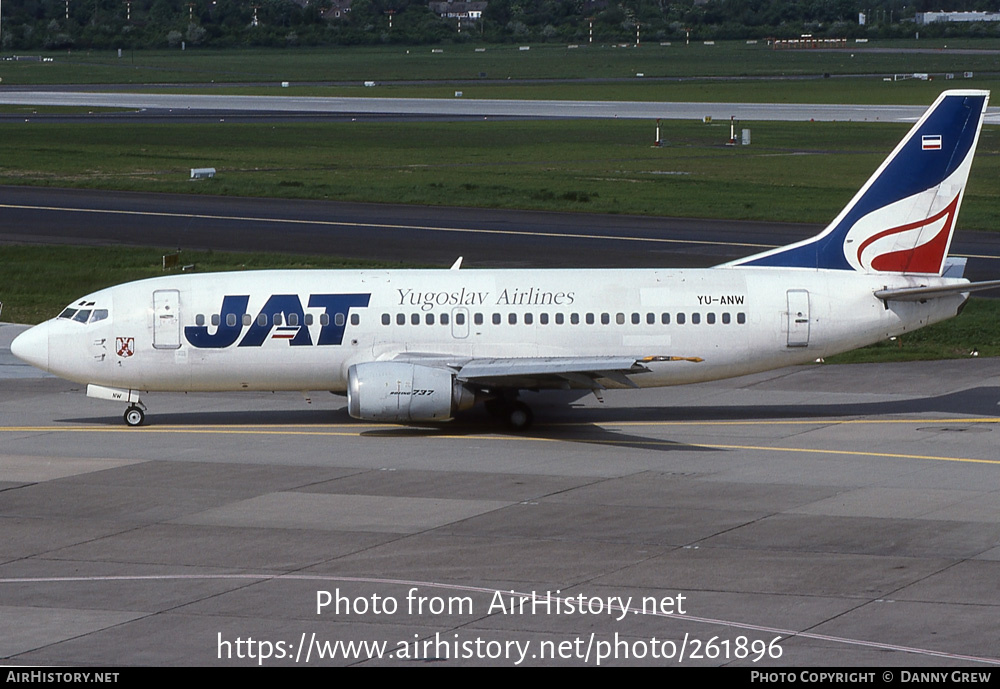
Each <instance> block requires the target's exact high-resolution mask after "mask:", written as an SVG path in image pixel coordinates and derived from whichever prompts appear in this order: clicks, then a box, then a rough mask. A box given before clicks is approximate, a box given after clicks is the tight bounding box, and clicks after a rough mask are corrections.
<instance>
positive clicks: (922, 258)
mask: <svg viewBox="0 0 1000 689" xmlns="http://www.w3.org/2000/svg"><path fill="white" fill-rule="evenodd" d="M958 199H959V197H958V196H955V198H954V199H952V201H951V203H949V204H948V205H947V206H946V207H945V208H944V209H943V210H941V211H940V212H938V213H936V214H934V215H932V216H930V217H928V218H924V219H921V220H918V221H916V222H912V223H907V224H905V225H900V226H899V227H893V228H890V229H888V230H883V231H882V232H878V233H876V234H873V235H871V236H870V237H868V238H867V239H865V241H863V242H862V243H861V245H860V246H859V247H858V250H857V254H856V257H855V258H856V262H855V261H851V263H853V264H854V265H855V266H856V267H857V268H860V269H862V270H865V271H878V272H886V273H924V274H928V275H935V274H938V273H939V272H940V271H941V264H942V263H943V262H944V258H945V254H946V253H947V251H948V243H949V242H948V240H949V238H950V236H951V230H952V226H953V225H954V222H955V215H956V211H957V210H958ZM900 247H907V248H900Z"/></svg>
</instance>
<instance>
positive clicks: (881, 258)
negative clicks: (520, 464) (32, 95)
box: [11, 90, 1000, 428]
mask: <svg viewBox="0 0 1000 689" xmlns="http://www.w3.org/2000/svg"><path fill="white" fill-rule="evenodd" d="M988 98H989V93H988V92H987V91H973V90H955V91H947V92H945V93H943V94H941V96H940V97H939V98H938V99H937V100H936V101H935V102H934V104H933V105H932V106H931V108H930V109H929V110H928V111H927V112H926V114H924V116H923V117H922V118H920V120H919V121H918V122H917V123H916V124H915V125H914V126H913V128H912V129H911V130H910V132H909V133H908V134H907V135H906V137H905V138H904V139H903V140H902V142H901V143H900V144H899V145H898V146H897V147H896V149H895V150H894V151H893V152H892V153H891V154H890V155H889V157H888V158H887V159H886V160H885V162H883V163H882V165H881V166H880V167H879V168H878V170H877V171H876V172H875V173H874V174H873V175H872V177H871V179H869V180H868V182H867V183H866V184H865V185H864V187H862V188H861V190H860V191H859V192H858V193H857V194H856V195H855V196H854V198H853V199H852V200H851V201H850V203H848V205H847V207H846V208H844V210H843V211H841V212H840V214H839V215H838V216H837V217H836V218H835V219H834V220H833V222H832V223H830V225H829V226H828V227H827V228H826V229H824V230H823V232H821V233H820V234H818V235H817V236H815V237H813V238H811V239H808V240H804V241H801V242H797V243H795V244H791V245H789V246H785V247H781V248H778V249H774V250H771V251H766V252H764V253H761V254H757V255H754V256H750V257H749V258H745V259H742V260H739V261H735V262H732V263H727V264H724V265H721V266H717V267H715V268H710V269H698V270H673V269H668V268H664V269H662V270H460V269H459V268H460V263H461V259H459V261H458V262H456V264H455V265H454V266H452V269H451V270H399V271H376V270H372V271H319V270H317V271H291V270H284V271H260V272H243V273H214V274H203V275H198V274H185V275H175V276H168V277H159V278H151V279H148V280H141V281H138V282H132V283H128V284H125V285H119V286H117V287H111V288H108V289H104V290H101V291H99V292H95V293H93V294H90V295H87V296H86V297H83V298H82V299H80V300H78V301H76V302H75V303H73V304H71V305H70V306H68V307H67V308H66V309H65V310H64V311H63V312H62V313H61V314H59V316H58V317H56V318H54V319H51V320H49V321H46V322H45V323H42V324H41V325H38V326H36V327H34V328H31V329H30V330H28V331H26V332H25V333H23V334H21V335H20V336H19V337H18V338H17V339H16V340H14V342H13V344H12V345H11V351H12V352H13V353H14V354H16V355H17V356H18V357H20V358H21V359H23V360H25V361H27V362H29V363H31V364H33V365H34V366H37V367H38V368H41V369H44V370H46V371H50V372H52V373H54V374H56V375H58V376H61V377H63V378H67V379H70V380H73V381H76V382H79V383H85V384H87V394H88V395H89V396H91V397H96V398H102V399H108V400H115V401H118V402H120V403H122V404H124V405H127V409H126V411H125V422H126V423H127V424H129V425H131V426H138V425H141V424H142V423H143V422H144V419H145V413H144V410H145V409H146V407H145V405H144V404H143V402H142V401H141V400H140V397H139V393H140V392H147V391H213V390H215V391H225V390H303V391H306V390H329V391H332V392H336V393H343V394H346V395H347V408H348V411H349V413H350V415H351V416H352V417H354V418H356V419H364V420H367V421H384V422H396V423H426V422H438V421H447V420H450V419H452V418H453V417H454V416H455V414H456V413H457V412H459V411H460V410H463V409H466V408H468V407H470V406H471V405H473V404H475V403H476V402H479V401H483V402H485V403H486V404H487V406H488V408H489V409H490V410H491V411H493V412H494V413H497V414H499V415H503V416H504V417H505V418H506V419H507V422H508V423H509V425H510V426H511V427H513V428H524V427H527V426H528V425H529V424H530V423H531V420H532V413H531V410H530V409H529V408H528V406H527V405H525V404H524V403H523V402H521V401H519V400H518V394H519V392H521V391H524V390H545V389H564V390H565V389H579V390H590V391H593V392H594V394H595V395H597V397H598V399H601V391H602V390H604V389H607V388H645V387H654V386H665V385H678V384H682V383H696V382H700V381H709V380H716V379H720V378H727V377H731V376H739V375H743V374H747V373H753V372H756V371H764V370H767V369H773V368H778V367H782V366H789V365H791V364H799V363H803V362H808V361H813V360H814V359H816V358H817V357H824V356H828V355H831V354H835V353H837V352H843V351H847V350H850V349H855V348H857V347H861V346H864V345H867V344H871V343H873V342H877V341H879V340H883V339H885V338H888V337H892V336H896V335H900V334H901V333H906V332H910V331H912V330H916V329H917V328H921V327H923V326H925V325H929V324H931V323H936V322H938V321H942V320H945V319H947V318H951V317H952V316H955V315H956V314H957V313H958V312H959V310H960V309H961V307H962V305H963V304H964V303H965V301H966V299H968V297H969V293H970V292H973V291H975V290H978V289H987V288H991V287H997V286H1000V280H998V281H991V282H983V283H975V284H972V283H970V282H969V281H968V280H966V279H964V278H962V273H963V271H964V266H965V262H964V260H963V259H954V258H948V257H947V254H948V248H949V246H950V244H951V238H952V234H953V232H954V229H955V222H956V218H957V217H958V211H959V207H960V206H961V204H962V197H963V195H964V192H965V186H966V181H967V180H968V177H969V169H970V167H971V166H972V159H973V155H974V153H975V148H976V143H977V141H978V139H979V132H980V129H981V127H982V122H983V116H984V113H985V111H986V104H987V101H988Z"/></svg>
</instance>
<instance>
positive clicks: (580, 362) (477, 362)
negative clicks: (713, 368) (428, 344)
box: [395, 354, 702, 390]
mask: <svg viewBox="0 0 1000 689" xmlns="http://www.w3.org/2000/svg"><path fill="white" fill-rule="evenodd" d="M395 360H396V361H410V362H412V363H417V364H421V365H424V366H439V367H442V368H450V369H452V370H454V371H455V377H456V378H457V379H458V380H460V381H462V382H465V383H472V384H474V385H481V386H485V387H502V388H521V389H532V388H549V389H552V388H555V389H564V390H568V389H572V388H576V389H580V388H582V389H586V390H602V389H605V388H607V387H615V388H620V387H629V388H636V387H638V385H636V384H635V382H633V381H632V380H631V379H629V378H628V377H627V376H629V375H637V374H642V373H648V372H649V370H650V369H649V367H648V364H650V363H653V362H665V361H688V362H700V361H702V359H700V358H698V357H678V356H647V357H640V358H636V357H623V356H593V357H517V358H496V359H467V360H456V359H455V358H453V357H446V356H438V355H434V354H418V355H413V354H405V355H401V356H398V357H396V358H395Z"/></svg>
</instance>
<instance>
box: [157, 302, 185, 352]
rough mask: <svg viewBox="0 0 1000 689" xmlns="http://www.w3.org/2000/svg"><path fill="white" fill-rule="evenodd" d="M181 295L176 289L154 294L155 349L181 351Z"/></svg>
mask: <svg viewBox="0 0 1000 689" xmlns="http://www.w3.org/2000/svg"><path fill="white" fill-rule="evenodd" d="M180 303H181V298H180V293H179V292H178V291H177V290H175V289H158V290H156V291H155V292H153V348H154V349H180V346H181V318H180Z"/></svg>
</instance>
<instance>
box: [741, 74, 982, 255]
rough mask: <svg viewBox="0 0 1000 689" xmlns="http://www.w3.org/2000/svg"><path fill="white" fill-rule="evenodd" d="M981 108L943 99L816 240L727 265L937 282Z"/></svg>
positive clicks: (966, 98) (967, 96)
mask: <svg viewBox="0 0 1000 689" xmlns="http://www.w3.org/2000/svg"><path fill="white" fill-rule="evenodd" d="M988 100H989V91H973V90H955V91H945V92H944V93H942V94H941V95H940V96H939V97H938V99H937V100H936V101H934V104H933V105H932V106H931V107H930V108H929V109H928V110H927V112H926V113H924V115H923V117H921V118H920V119H919V120H918V121H917V123H916V124H915V125H914V126H913V128H912V129H911V130H910V131H909V133H908V134H907V135H906V136H905V137H904V138H903V140H902V141H901V142H900V143H899V145H898V146H896V149H895V150H894V151H893V152H892V153H891V154H890V155H889V157H888V158H886V159H885V162H883V163H882V165H881V166H880V167H879V168H878V170H876V171H875V174H874V175H872V176H871V178H870V179H869V180H868V181H867V182H866V183H865V185H864V186H863V187H862V188H861V190H860V191H859V192H858V193H857V194H855V196H854V198H853V199H851V202H850V203H848V204H847V206H846V207H845V208H844V210H842V211H841V212H840V214H839V215H838V216H837V217H836V219H834V221H833V222H832V223H830V225H829V226H828V227H827V228H826V229H825V230H823V232H821V233H820V234H818V235H816V236H815V237H813V238H811V239H807V240H804V241H801V242H797V243H795V244H790V245H789V246H785V247H781V248H778V249H773V250H771V251H767V252H764V253H761V254H756V255H754V256H750V257H749V258H744V259H740V260H739V261H734V262H733V263H730V264H727V265H736V266H763V267H786V268H822V269H833V270H855V271H859V272H864V273H905V274H918V275H941V272H942V270H943V269H944V265H945V257H946V256H947V255H948V248H949V247H950V246H951V238H952V235H953V233H954V231H955V223H956V220H957V218H958V211H959V208H960V207H961V205H962V197H963V196H964V194H965V185H966V182H967V181H968V179H969V169H970V168H971V167H972V158H973V156H974V155H975V151H976V143H977V142H978V141H979V131H980V129H981V128H982V124H983V116H984V114H985V113H986V104H987V102H988Z"/></svg>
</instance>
